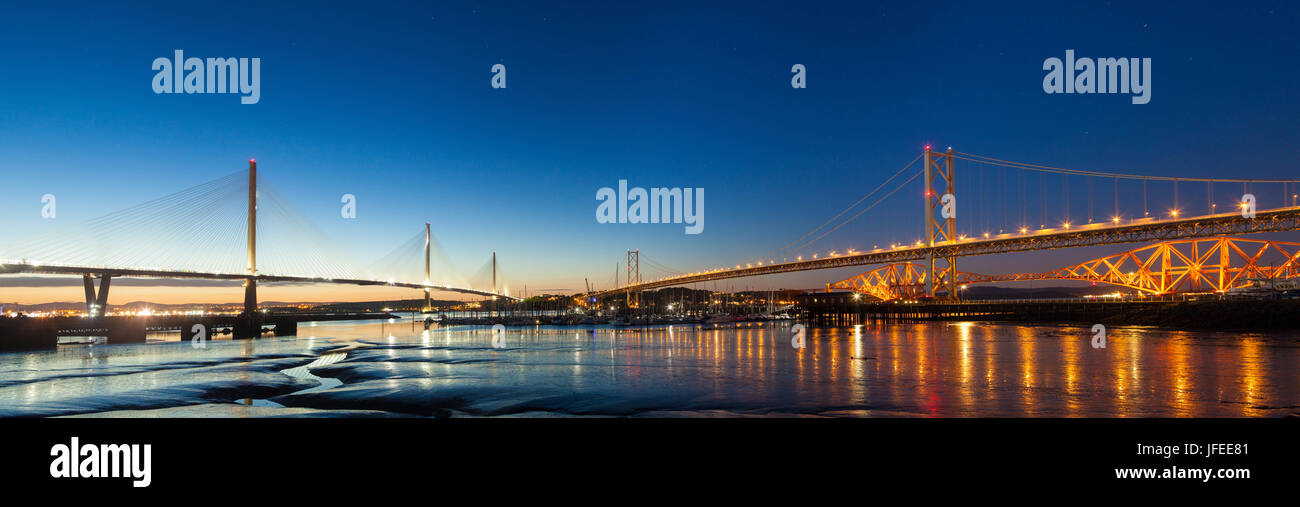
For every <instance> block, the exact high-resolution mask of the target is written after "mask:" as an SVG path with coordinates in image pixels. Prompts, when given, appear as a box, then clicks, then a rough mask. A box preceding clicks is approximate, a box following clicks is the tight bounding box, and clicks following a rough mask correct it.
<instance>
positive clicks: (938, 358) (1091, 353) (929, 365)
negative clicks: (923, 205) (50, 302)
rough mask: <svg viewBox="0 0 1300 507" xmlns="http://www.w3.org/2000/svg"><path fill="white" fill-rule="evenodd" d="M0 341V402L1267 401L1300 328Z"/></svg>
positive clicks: (784, 411) (350, 333)
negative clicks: (53, 343)
mask: <svg viewBox="0 0 1300 507" xmlns="http://www.w3.org/2000/svg"><path fill="white" fill-rule="evenodd" d="M299 332H300V333H301V334H302V335H303V336H301V337H298V338H292V337H291V338H266V339H260V340H241V341H230V340H224V341H222V340H218V341H210V342H208V344H207V348H206V349H195V348H193V347H192V346H191V344H190V343H189V342H188V341H180V340H179V336H172V337H171V338H166V337H164V338H165V339H170V340H173V341H170V342H154V343H148V344H140V345H91V346H73V347H63V348H60V349H59V350H56V351H42V352H32V353H8V354H0V416H31V415H40V416H63V415H77V416H143V417H187V416H205V417H210V416H219V417H276V416H431V415H432V416H458V417H459V416H526V417H564V416H651V417H655V416H665V417H673V416H868V417H890V416H903V417H931V416H939V417H969V416H980V417H1023V416H1031V417H1039V416H1067V417H1075V416H1085V417H1094V416H1095V417H1149V416H1174V417H1193V416H1195V417H1204V416H1228V417H1239V416H1248V417H1279V416H1286V415H1291V414H1295V413H1297V412H1300V368H1297V366H1300V335H1297V334H1295V333H1219V332H1190V331H1174V330H1165V329H1152V328H1136V327H1134V328H1124V327H1112V328H1110V329H1109V330H1108V342H1107V347H1106V348H1105V349H1094V348H1092V346H1091V345H1090V339H1091V336H1092V335H1091V330H1090V329H1089V328H1087V327H1060V326H1026V325H1009V324H982V323H940V322H930V323H914V324H887V325H885V324H875V325H865V326H858V327H847V328H811V329H809V330H808V334H807V348H805V349H802V350H796V349H794V348H792V347H791V345H790V337H791V332H790V327H789V325H788V324H775V325H773V324H771V323H767V324H764V325H761V326H760V325H756V324H751V325H750V326H747V327H738V328H734V329H719V330H711V329H700V328H698V327H697V326H672V327H671V328H670V327H652V328H646V329H636V328H619V329H612V328H608V327H596V328H590V327H587V328H576V327H553V328H548V327H535V328H523V329H519V328H512V329H509V330H508V331H507V333H506V335H505V340H504V344H505V346H504V347H503V348H494V347H493V346H492V345H493V340H492V334H491V331H490V330H489V329H487V328H482V327H455V328H449V329H434V330H431V331H429V332H422V331H421V329H420V328H418V327H415V328H413V327H412V326H411V323H410V322H409V321H398V322H373V321H371V322H341V323H339V322H331V323H319V324H317V325H311V324H306V323H304V324H303V325H302V326H301V327H300V328H299Z"/></svg>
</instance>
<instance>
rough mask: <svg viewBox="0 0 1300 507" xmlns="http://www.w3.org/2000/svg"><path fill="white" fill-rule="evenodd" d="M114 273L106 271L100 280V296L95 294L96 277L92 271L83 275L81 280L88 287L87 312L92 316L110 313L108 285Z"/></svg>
mask: <svg viewBox="0 0 1300 507" xmlns="http://www.w3.org/2000/svg"><path fill="white" fill-rule="evenodd" d="M112 279H113V275H110V274H108V273H104V274H103V275H101V276H100V280H99V296H96V295H95V278H94V276H93V275H91V274H90V273H86V274H84V275H82V278H81V281H82V284H83V285H84V286H85V289H86V313H87V314H89V315H90V316H92V317H101V316H103V315H104V314H106V313H108V286H109V283H110V281H111V280H112Z"/></svg>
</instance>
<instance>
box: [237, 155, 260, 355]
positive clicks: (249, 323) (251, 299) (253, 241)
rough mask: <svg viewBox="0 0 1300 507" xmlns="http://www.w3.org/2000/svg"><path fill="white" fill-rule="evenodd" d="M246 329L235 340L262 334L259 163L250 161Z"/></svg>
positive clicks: (245, 306) (245, 283)
mask: <svg viewBox="0 0 1300 507" xmlns="http://www.w3.org/2000/svg"><path fill="white" fill-rule="evenodd" d="M244 318H245V322H244V329H243V330H242V331H243V332H242V333H241V332H240V331H241V330H240V329H236V330H235V333H234V337H235V338H256V337H258V336H260V335H261V334H262V332H261V331H262V323H261V321H260V319H258V315H257V162H256V161H255V160H253V159H251V158H250V159H248V278H246V279H244Z"/></svg>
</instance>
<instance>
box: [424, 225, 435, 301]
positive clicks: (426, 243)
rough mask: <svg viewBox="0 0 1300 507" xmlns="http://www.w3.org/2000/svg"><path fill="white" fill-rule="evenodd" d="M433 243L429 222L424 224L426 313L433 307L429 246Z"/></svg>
mask: <svg viewBox="0 0 1300 507" xmlns="http://www.w3.org/2000/svg"><path fill="white" fill-rule="evenodd" d="M432 242H433V235H432V233H430V232H429V222H425V223H424V284H425V285H426V287H425V288H424V311H426V312H427V311H429V309H430V308H432V307H433V301H432V300H431V296H430V290H429V287H427V285H429V246H430V244H431V243H432Z"/></svg>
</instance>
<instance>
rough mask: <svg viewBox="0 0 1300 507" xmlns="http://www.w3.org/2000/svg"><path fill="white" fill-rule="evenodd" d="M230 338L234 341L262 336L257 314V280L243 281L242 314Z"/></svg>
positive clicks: (260, 321)
mask: <svg viewBox="0 0 1300 507" xmlns="http://www.w3.org/2000/svg"><path fill="white" fill-rule="evenodd" d="M231 336H232V337H233V338H235V339H236V340H238V339H241V338H257V337H259V336H262V318H261V314H259V313H258V312H257V279H255V278H248V279H245V280H244V312H243V313H241V314H240V319H239V322H238V323H237V324H235V326H234V329H232V330H231Z"/></svg>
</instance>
